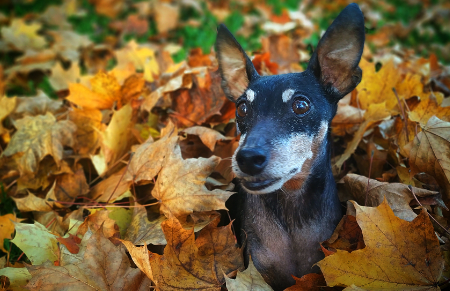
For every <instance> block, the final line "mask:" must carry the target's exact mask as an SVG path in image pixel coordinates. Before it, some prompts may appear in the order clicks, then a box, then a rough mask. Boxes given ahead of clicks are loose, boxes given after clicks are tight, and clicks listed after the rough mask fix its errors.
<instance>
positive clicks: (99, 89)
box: [66, 71, 120, 109]
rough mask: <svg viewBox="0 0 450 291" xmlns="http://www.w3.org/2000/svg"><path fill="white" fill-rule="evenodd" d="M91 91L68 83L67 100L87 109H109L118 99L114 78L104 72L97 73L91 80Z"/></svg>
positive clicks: (118, 92) (82, 86)
mask: <svg viewBox="0 0 450 291" xmlns="http://www.w3.org/2000/svg"><path fill="white" fill-rule="evenodd" d="M91 85H92V89H89V88H88V87H86V86H84V85H82V84H77V83H70V84H69V91H70V94H69V96H67V98H66V99H67V100H69V101H70V102H72V103H74V104H76V105H78V106H81V107H82V108H87V109H111V108H112V106H113V104H114V102H115V101H117V100H119V98H120V85H119V83H118V82H117V80H116V78H115V77H114V76H113V75H111V74H107V73H104V72H101V71H100V72H98V73H97V74H96V75H95V76H94V77H93V78H92V79H91Z"/></svg>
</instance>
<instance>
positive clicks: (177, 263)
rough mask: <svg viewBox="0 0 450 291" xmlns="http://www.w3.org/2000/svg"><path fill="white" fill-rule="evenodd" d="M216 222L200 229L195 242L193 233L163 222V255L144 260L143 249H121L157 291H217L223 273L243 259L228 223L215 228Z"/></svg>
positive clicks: (146, 257) (130, 246)
mask: <svg viewBox="0 0 450 291" xmlns="http://www.w3.org/2000/svg"><path fill="white" fill-rule="evenodd" d="M217 223H218V219H216V220H215V221H214V222H213V223H211V224H210V225H209V226H207V228H205V229H203V230H201V231H200V233H199V234H198V238H197V240H195V235H194V230H193V229H191V230H185V229H183V227H182V226H181V224H180V223H179V221H178V220H177V219H176V218H173V217H172V218H170V219H169V220H167V221H165V222H163V223H162V228H163V231H164V235H165V236H166V240H167V246H166V247H165V249H164V256H160V255H158V254H153V253H150V257H149V258H148V256H149V252H148V251H147V249H146V246H144V247H141V248H136V247H134V246H133V245H132V244H131V243H127V244H125V246H127V248H128V249H129V252H130V254H132V259H133V261H134V262H135V263H136V265H138V266H139V267H140V268H142V269H141V270H142V271H143V272H145V273H146V274H147V275H148V276H150V279H152V281H153V282H155V284H156V286H157V288H159V289H161V290H173V289H189V290H192V289H202V290H220V288H221V284H222V283H223V280H224V275H223V272H225V273H229V272H231V271H234V270H236V269H239V268H242V267H243V259H242V250H241V249H239V248H237V247H236V241H235V238H234V235H233V233H232V231H231V224H230V225H228V226H224V227H220V228H217V227H216V225H217ZM213 246H214V247H213ZM136 249H137V250H136Z"/></svg>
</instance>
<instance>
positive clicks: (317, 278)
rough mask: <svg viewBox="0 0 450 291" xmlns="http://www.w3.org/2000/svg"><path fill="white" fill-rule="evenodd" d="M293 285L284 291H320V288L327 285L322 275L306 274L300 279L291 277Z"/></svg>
mask: <svg viewBox="0 0 450 291" xmlns="http://www.w3.org/2000/svg"><path fill="white" fill-rule="evenodd" d="M292 277H294V279H295V285H294V286H292V287H289V288H287V289H285V291H321V288H320V287H324V286H326V285H327V283H326V282H325V278H324V277H323V275H322V274H314V273H313V274H306V275H304V276H303V277H301V278H297V277H295V276H292Z"/></svg>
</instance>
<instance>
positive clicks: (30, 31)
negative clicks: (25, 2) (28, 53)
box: [1, 18, 47, 51]
mask: <svg viewBox="0 0 450 291" xmlns="http://www.w3.org/2000/svg"><path fill="white" fill-rule="evenodd" d="M41 28H42V25H41V24H39V23H32V24H27V23H26V22H25V21H24V20H23V19H17V18H16V19H13V20H12V21H11V24H10V26H9V27H2V29H1V32H2V36H3V39H4V40H5V41H6V42H7V43H8V44H9V45H10V46H13V47H14V48H15V49H17V50H20V51H25V50H27V49H29V48H33V49H37V50H40V49H43V48H44V47H46V46H47V42H46V41H45V38H44V37H42V36H40V35H38V34H37V32H38V31H39V30H40V29H41Z"/></svg>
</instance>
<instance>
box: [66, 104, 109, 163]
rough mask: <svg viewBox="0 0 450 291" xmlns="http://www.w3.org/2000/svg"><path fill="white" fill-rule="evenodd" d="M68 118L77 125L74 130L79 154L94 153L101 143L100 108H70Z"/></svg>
mask: <svg viewBox="0 0 450 291" xmlns="http://www.w3.org/2000/svg"><path fill="white" fill-rule="evenodd" d="M69 120H70V121H72V122H73V123H74V124H75V125H76V126H77V130H76V131H75V137H76V140H77V144H76V147H75V149H76V150H77V152H78V153H79V154H81V155H83V154H94V153H95V152H96V150H97V149H98V148H99V147H100V145H101V140H100V132H101V130H102V113H101V112H100V110H98V109H86V108H84V109H78V108H71V109H70V111H69Z"/></svg>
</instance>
